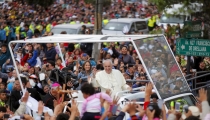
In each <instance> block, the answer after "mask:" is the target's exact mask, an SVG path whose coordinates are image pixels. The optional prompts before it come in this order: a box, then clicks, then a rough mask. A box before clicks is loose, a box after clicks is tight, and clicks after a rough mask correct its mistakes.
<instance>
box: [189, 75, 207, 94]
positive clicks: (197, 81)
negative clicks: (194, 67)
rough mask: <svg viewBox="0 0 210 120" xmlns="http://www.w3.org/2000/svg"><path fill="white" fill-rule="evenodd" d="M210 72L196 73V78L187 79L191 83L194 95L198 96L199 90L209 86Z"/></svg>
mask: <svg viewBox="0 0 210 120" xmlns="http://www.w3.org/2000/svg"><path fill="white" fill-rule="evenodd" d="M209 80H210V72H209V71H200V72H196V73H195V77H192V78H190V79H187V82H188V83H189V82H190V83H191V85H189V86H191V89H192V91H193V93H195V94H196V90H198V89H197V88H199V89H200V88H203V87H206V86H208V85H209V83H210V81H209Z"/></svg>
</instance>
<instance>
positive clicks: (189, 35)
mask: <svg viewBox="0 0 210 120" xmlns="http://www.w3.org/2000/svg"><path fill="white" fill-rule="evenodd" d="M200 37H201V32H186V33H185V38H200Z"/></svg>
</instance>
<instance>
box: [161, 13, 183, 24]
mask: <svg viewBox="0 0 210 120" xmlns="http://www.w3.org/2000/svg"><path fill="white" fill-rule="evenodd" d="M184 20H185V16H184V15H169V16H166V15H162V16H161V18H160V23H184Z"/></svg>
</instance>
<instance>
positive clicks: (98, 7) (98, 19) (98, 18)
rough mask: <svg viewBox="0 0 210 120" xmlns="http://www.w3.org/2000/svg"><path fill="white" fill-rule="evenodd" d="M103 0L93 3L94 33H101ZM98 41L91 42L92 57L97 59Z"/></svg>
mask: <svg viewBox="0 0 210 120" xmlns="http://www.w3.org/2000/svg"><path fill="white" fill-rule="evenodd" d="M103 1H104V0H96V4H95V22H94V34H95V35H101V34H102V32H101V30H102V12H103ZM100 46H101V45H100V43H94V44H93V58H95V60H98V55H99V47H100Z"/></svg>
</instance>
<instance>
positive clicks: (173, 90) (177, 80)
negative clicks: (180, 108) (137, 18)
mask: <svg viewBox="0 0 210 120" xmlns="http://www.w3.org/2000/svg"><path fill="white" fill-rule="evenodd" d="M134 41H135V44H136V46H137V47H138V51H139V53H140V55H141V57H142V60H143V62H144V64H145V67H146V68H145V69H147V71H148V72H149V74H150V76H151V79H152V81H153V83H154V84H155V87H156V89H157V90H158V92H159V94H160V96H161V98H168V97H171V96H173V95H177V94H181V93H186V92H190V89H189V86H188V84H187V82H186V80H185V78H184V76H183V75H182V73H181V70H180V68H179V67H178V64H177V62H176V61H175V59H174V57H173V53H172V52H171V50H170V48H169V46H168V44H167V42H166V39H165V38H164V37H163V36H161V37H151V38H145V39H140V40H134ZM166 58H167V59H166Z"/></svg>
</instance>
